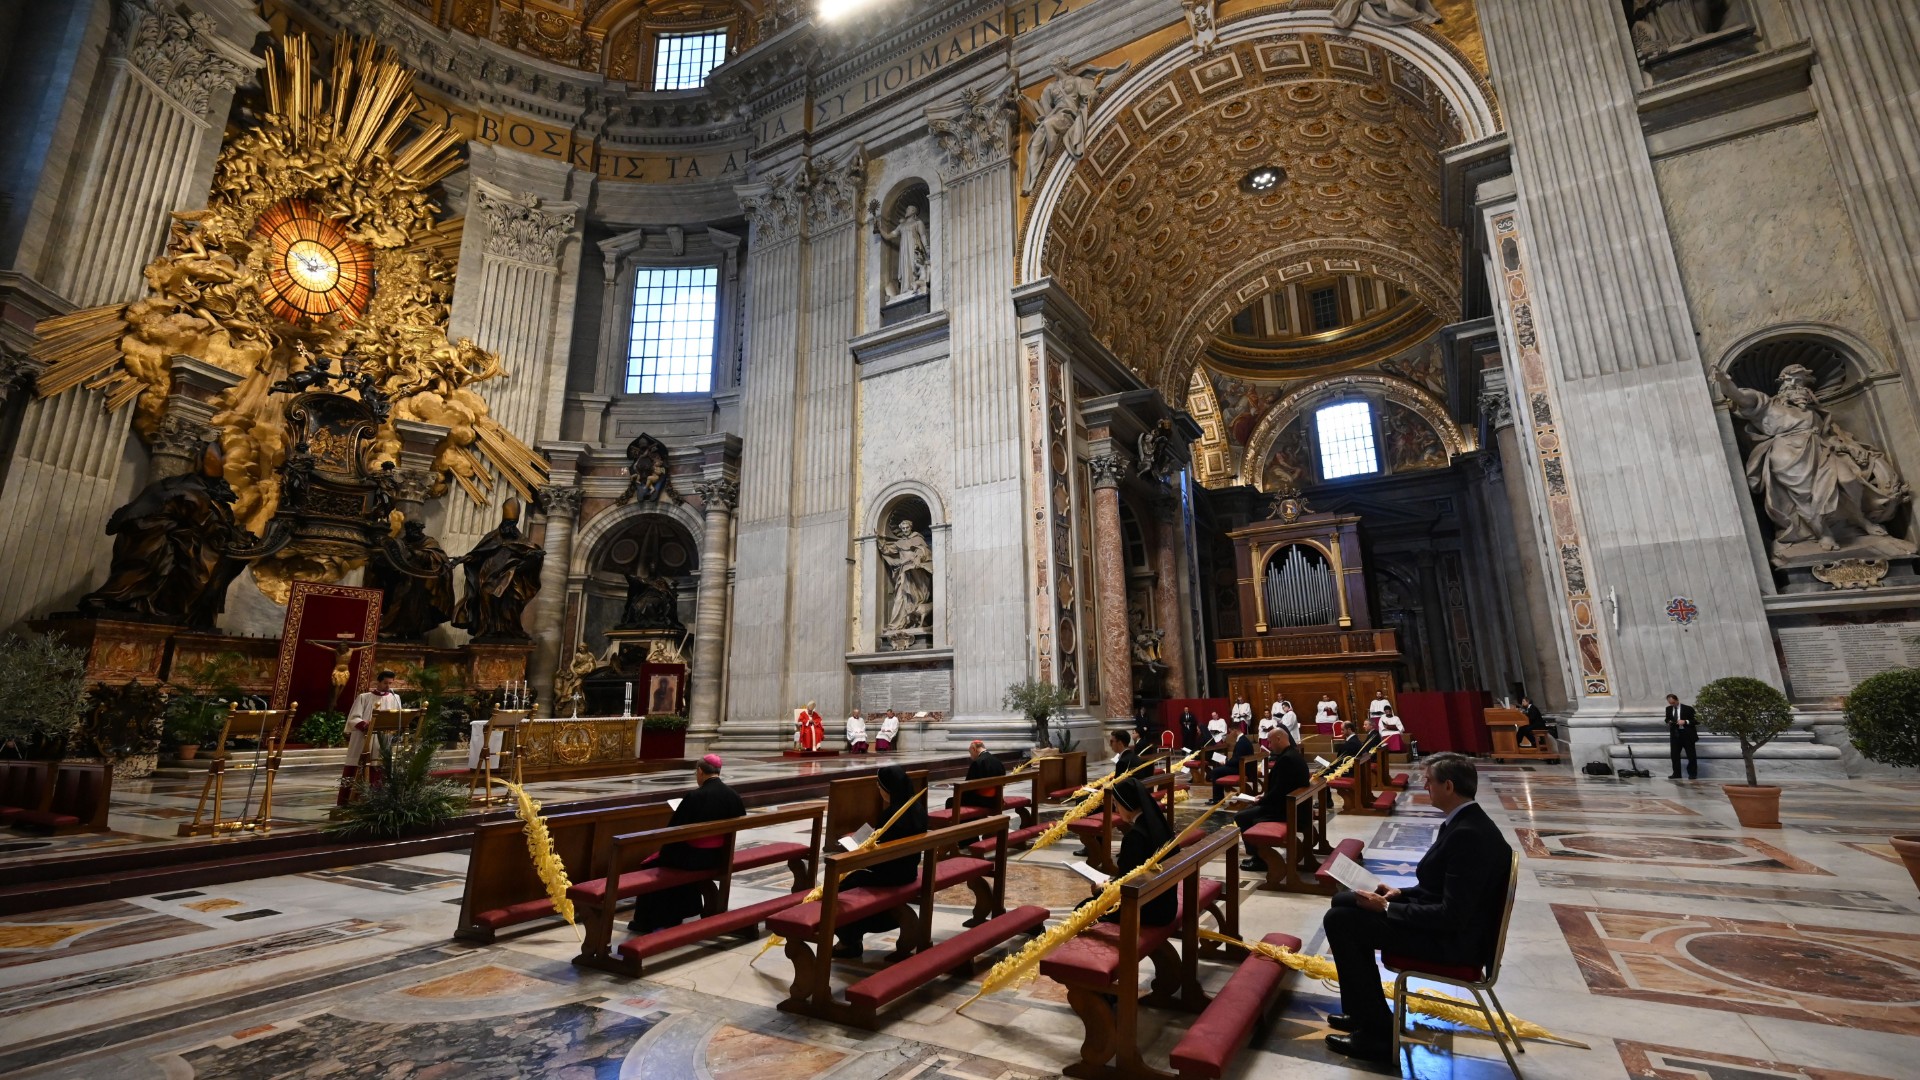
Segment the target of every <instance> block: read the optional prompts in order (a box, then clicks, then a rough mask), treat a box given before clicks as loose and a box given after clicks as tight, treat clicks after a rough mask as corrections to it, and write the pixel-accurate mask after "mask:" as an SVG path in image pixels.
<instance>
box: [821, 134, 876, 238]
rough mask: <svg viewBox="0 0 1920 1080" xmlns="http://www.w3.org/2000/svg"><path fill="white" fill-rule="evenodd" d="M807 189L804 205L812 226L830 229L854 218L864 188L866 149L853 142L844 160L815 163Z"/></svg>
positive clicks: (865, 187) (865, 180) (865, 186)
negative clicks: (822, 163)
mask: <svg viewBox="0 0 1920 1080" xmlns="http://www.w3.org/2000/svg"><path fill="white" fill-rule="evenodd" d="M812 171H813V183H812V185H811V186H810V187H809V188H808V190H807V209H808V211H809V215H808V216H809V217H810V219H811V220H812V223H813V226H814V227H815V228H818V229H830V228H833V227H834V226H836V225H845V224H846V223H848V222H850V221H852V220H853V215H854V214H855V213H857V212H858V211H859V209H860V196H861V193H862V192H864V191H866V189H867V151H866V149H865V148H864V147H860V146H855V147H854V148H853V153H851V154H848V155H847V158H846V160H845V161H841V162H838V163H836V164H829V165H822V166H815V167H814V168H813V170H812Z"/></svg>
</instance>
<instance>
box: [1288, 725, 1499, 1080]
mask: <svg viewBox="0 0 1920 1080" xmlns="http://www.w3.org/2000/svg"><path fill="white" fill-rule="evenodd" d="M1425 772H1426V786H1427V795H1428V797H1429V798H1430V799H1431V801H1432V803H1433V806H1434V808H1435V809H1436V810H1439V811H1440V812H1441V813H1443V814H1445V815H1446V819H1445V821H1444V823H1443V824H1441V826H1440V833H1439V835H1438V836H1437V837H1436V838H1435V839H1434V842H1433V847H1432V848H1430V849H1429V850H1428V851H1427V853H1426V855H1424V856H1422V857H1421V859H1420V865H1419V866H1418V867H1417V868H1416V869H1415V871H1414V876H1415V878H1416V879H1417V881H1418V884H1416V885H1415V886H1414V887H1413V888H1410V889H1394V888H1390V887H1388V886H1386V885H1384V884H1383V885H1381V886H1379V887H1378V889H1376V890H1375V891H1374V892H1370V893H1356V892H1352V891H1347V890H1343V891H1341V892H1338V893H1335V894H1334V897H1333V903H1332V906H1331V907H1329V908H1328V909H1327V914H1326V917H1325V919H1324V920H1323V921H1322V925H1323V926H1325V928H1326V931H1327V946H1328V948H1330V949H1331V950H1332V952H1333V962H1334V964H1335V965H1337V966H1338V967H1339V969H1340V1009H1341V1011H1340V1012H1339V1013H1338V1014H1336V1015H1333V1016H1330V1017H1328V1018H1327V1022H1328V1023H1329V1024H1330V1025H1332V1026H1333V1027H1334V1028H1335V1029H1336V1030H1337V1031H1340V1032H1344V1034H1337V1035H1330V1036H1328V1037H1327V1045H1328V1046H1329V1047H1331V1048H1332V1049H1333V1050H1335V1051H1338V1052H1339V1053H1342V1054H1346V1055H1347V1056H1349V1057H1355V1058H1360V1059H1362V1060H1365V1061H1377V1062H1383V1063H1384V1062H1390V1061H1392V1060H1393V1028H1392V1024H1393V1018H1392V1014H1391V1013H1390V1012H1389V1011H1388V1009H1387V999H1386V995H1385V994H1384V993H1383V992H1382V991H1381V989H1380V969H1379V968H1378V967H1377V966H1375V963H1374V953H1375V952H1376V951H1378V952H1383V953H1388V954H1391V955H1393V956H1394V958H1395V959H1396V960H1407V961H1410V962H1411V961H1420V962H1423V966H1424V965H1435V964H1437V965H1442V966H1446V967H1453V966H1459V967H1462V968H1472V969H1475V970H1476V971H1478V970H1480V969H1482V968H1483V967H1484V965H1485V964H1486V963H1487V962H1488V961H1489V960H1491V959H1492V957H1493V955H1494V950H1495V947H1496V946H1497V944H1498V941H1499V937H1500V921H1501V917H1502V915H1503V914H1504V913H1505V910H1506V897H1507V875H1508V874H1509V873H1510V872H1511V870H1512V867H1513V848H1512V847H1511V846H1509V845H1508V843H1507V841H1506V839H1505V838H1504V837H1502V836H1501V835H1500V829H1499V826H1497V825H1495V824H1494V823H1493V819H1491V818H1489V817H1488V816H1487V812H1486V811H1485V810H1482V809H1481V808H1480V805H1479V804H1478V803H1476V802H1474V801H1473V797H1474V793H1475V792H1476V791H1477V790H1478V788H1479V774H1478V773H1477V772H1476V771H1475V769H1474V767H1473V762H1472V761H1469V760H1468V759H1467V758H1466V757H1464V756H1463V755H1460V754H1436V755H1434V756H1433V757H1431V758H1429V759H1427V761H1426V769H1425ZM1475 977H1476V978H1477V977H1478V976H1477V975H1476V976H1475Z"/></svg>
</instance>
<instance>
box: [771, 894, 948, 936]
mask: <svg viewBox="0 0 1920 1080" xmlns="http://www.w3.org/2000/svg"><path fill="white" fill-rule="evenodd" d="M809 891H811V890H809ZM919 895H920V883H919V882H917V881H909V882H907V883H906V884H905V885H889V886H887V887H886V888H878V889H867V888H861V889H848V890H847V891H845V892H843V893H841V894H840V919H839V925H842V926H844V925H846V924H847V923H850V922H853V921H854V920H855V919H864V918H866V917H867V916H869V915H877V914H879V913H880V912H882V911H886V910H887V909H889V908H895V907H899V906H900V905H901V904H904V903H907V902H909V901H911V900H913V899H914V898H915V897H917V896H919ZM823 910H824V909H823V906H822V905H821V903H820V901H818V900H815V901H814V902H813V903H811V904H801V905H799V906H798V907H791V908H788V909H787V910H785V911H783V912H781V913H780V914H778V915H776V916H774V917H772V918H770V919H768V920H767V929H769V930H771V931H773V932H774V933H776V934H779V935H781V936H782V937H790V938H811V937H813V935H814V934H815V933H817V932H818V931H819V929H820V916H821V914H822V912H823Z"/></svg>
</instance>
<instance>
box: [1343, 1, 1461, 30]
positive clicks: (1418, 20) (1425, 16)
mask: <svg viewBox="0 0 1920 1080" xmlns="http://www.w3.org/2000/svg"><path fill="white" fill-rule="evenodd" d="M1362 16H1365V17H1366V20H1367V21H1368V22H1370V23H1372V24H1373V25H1375V26H1414V25H1416V24H1417V25H1422V26H1431V25H1432V24H1434V23H1437V22H1440V21H1441V19H1440V12H1438V11H1436V10H1435V9H1434V6H1433V0H1334V4H1333V22H1334V25H1336V26H1338V27H1339V28H1340V29H1342V30H1351V29H1353V24H1354V23H1357V22H1359V21H1360V18H1361V17H1362Z"/></svg>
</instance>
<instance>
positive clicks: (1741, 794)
mask: <svg viewBox="0 0 1920 1080" xmlns="http://www.w3.org/2000/svg"><path fill="white" fill-rule="evenodd" d="M1693 709H1694V714H1695V716H1696V717H1697V718H1698V720H1699V722H1700V727H1701V728H1702V729H1704V730H1706V731H1710V732H1712V733H1714V734H1715V735H1730V736H1732V737H1733V738H1735V739H1738V740H1739V741H1740V758H1741V760H1742V761H1743V762H1745V764H1746V766H1747V782H1746V784H1745V786H1742V785H1740V784H1722V785H1720V790H1722V791H1724V792H1726V793H1727V801H1729V802H1731V803H1733V813H1734V816H1735V817H1738V818H1739V819H1740V824H1742V825H1745V826H1747V827H1748V828H1753V829H1777V828H1779V827H1780V787H1779V785H1777V784H1762V783H1760V777H1759V775H1758V774H1757V773H1756V772H1755V771H1754V768H1753V755H1754V754H1755V753H1757V752H1758V751H1759V749H1760V748H1761V747H1763V746H1765V745H1767V744H1768V743H1770V742H1772V741H1773V740H1774V738H1775V737H1776V736H1778V735H1779V734H1780V733H1781V732H1783V731H1785V730H1787V728H1788V727H1790V726H1792V724H1793V706H1792V705H1790V704H1788V702H1787V696H1786V695H1785V694H1782V693H1781V692H1780V691H1779V690H1777V689H1775V688H1774V687H1772V686H1769V685H1768V684H1766V683H1764V682H1761V681H1760V680H1759V679H1752V678H1748V677H1746V676H1744V675H1729V676H1728V677H1726V678H1724V679H1715V680H1713V681H1712V682H1710V683H1708V684H1707V685H1705V686H1703V687H1701V688H1700V694H1699V696H1698V697H1696V698H1695V699H1694V704H1693Z"/></svg>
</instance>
